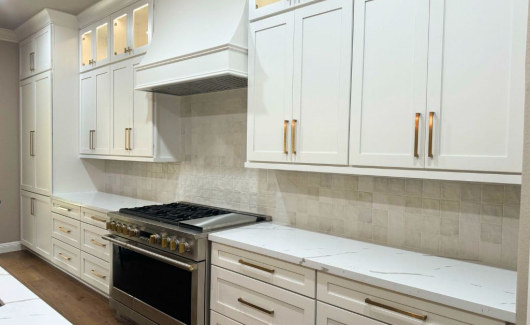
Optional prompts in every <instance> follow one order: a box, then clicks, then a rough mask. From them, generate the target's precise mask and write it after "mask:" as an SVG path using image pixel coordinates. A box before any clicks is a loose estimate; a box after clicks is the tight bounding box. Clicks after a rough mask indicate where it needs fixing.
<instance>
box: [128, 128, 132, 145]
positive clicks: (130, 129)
mask: <svg viewBox="0 0 530 325" xmlns="http://www.w3.org/2000/svg"><path fill="white" fill-rule="evenodd" d="M131 131H132V128H129V142H128V146H129V150H132V147H131Z"/></svg>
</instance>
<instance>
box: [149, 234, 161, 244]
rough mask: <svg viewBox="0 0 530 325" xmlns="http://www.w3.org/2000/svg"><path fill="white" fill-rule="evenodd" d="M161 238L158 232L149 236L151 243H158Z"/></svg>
mask: <svg viewBox="0 0 530 325" xmlns="http://www.w3.org/2000/svg"><path fill="white" fill-rule="evenodd" d="M159 240H160V236H159V235H158V234H154V235H151V237H149V244H156V243H158V241H159Z"/></svg>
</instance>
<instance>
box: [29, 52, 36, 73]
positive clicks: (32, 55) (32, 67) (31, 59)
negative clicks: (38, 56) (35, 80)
mask: <svg viewBox="0 0 530 325" xmlns="http://www.w3.org/2000/svg"><path fill="white" fill-rule="evenodd" d="M29 70H30V71H35V52H31V53H30V54H29Z"/></svg>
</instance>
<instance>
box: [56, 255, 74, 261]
mask: <svg viewBox="0 0 530 325" xmlns="http://www.w3.org/2000/svg"><path fill="white" fill-rule="evenodd" d="M59 257H61V258H63V259H65V260H67V261H69V260H71V259H72V258H71V257H68V256H66V255H64V254H63V253H59Z"/></svg>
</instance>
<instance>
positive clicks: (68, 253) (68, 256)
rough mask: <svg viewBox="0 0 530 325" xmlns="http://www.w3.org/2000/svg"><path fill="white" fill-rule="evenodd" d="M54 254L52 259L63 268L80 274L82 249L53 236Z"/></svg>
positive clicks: (77, 275) (77, 274)
mask: <svg viewBox="0 0 530 325" xmlns="http://www.w3.org/2000/svg"><path fill="white" fill-rule="evenodd" d="M52 246H53V252H52V253H53V254H52V260H53V263H55V265H57V266H58V267H60V268H61V269H63V270H65V271H67V272H70V273H72V274H73V275H75V276H76V277H79V276H80V271H79V270H80V265H81V254H80V250H79V249H77V248H75V247H72V246H70V245H68V244H65V243H63V242H62V241H59V240H57V239H55V238H52Z"/></svg>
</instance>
